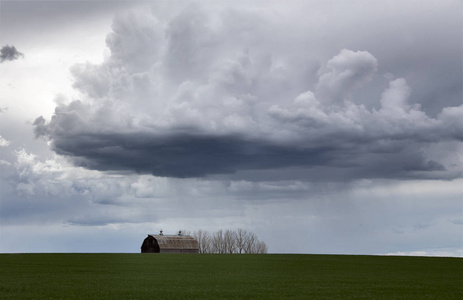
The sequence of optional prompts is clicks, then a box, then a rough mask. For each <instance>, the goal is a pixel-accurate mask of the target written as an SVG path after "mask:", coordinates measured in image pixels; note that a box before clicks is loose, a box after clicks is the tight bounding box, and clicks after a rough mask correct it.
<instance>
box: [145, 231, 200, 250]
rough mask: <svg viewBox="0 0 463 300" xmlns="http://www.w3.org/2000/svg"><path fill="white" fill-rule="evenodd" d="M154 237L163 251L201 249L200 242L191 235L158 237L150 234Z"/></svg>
mask: <svg viewBox="0 0 463 300" xmlns="http://www.w3.org/2000/svg"><path fill="white" fill-rule="evenodd" d="M149 236H152V237H154V238H155V239H156V240H157V241H158V244H159V248H161V249H199V244H198V242H197V241H196V240H195V239H194V238H193V237H192V236H189V235H158V234H149Z"/></svg>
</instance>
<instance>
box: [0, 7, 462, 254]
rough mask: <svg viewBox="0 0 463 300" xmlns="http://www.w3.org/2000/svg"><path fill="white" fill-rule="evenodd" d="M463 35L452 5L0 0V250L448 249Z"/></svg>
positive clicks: (458, 220)
mask: <svg viewBox="0 0 463 300" xmlns="http://www.w3.org/2000/svg"><path fill="white" fill-rule="evenodd" d="M462 30H463V24H462V2H461V1H459V0H442V1H433V0H429V1H422V0H421V1H412V0H407V1H403V0H402V1H395V0H393V1H371V0H353V1H341V0H339V1H335V0H332V1H1V2H0V47H2V48H1V53H0V54H1V57H0V61H1V62H0V90H1V93H0V201H1V202H0V225H1V227H0V252H139V251H140V246H141V243H142V241H143V239H144V238H145V236H146V234H148V233H157V232H158V231H159V230H160V229H163V230H164V232H165V233H167V234H168V233H175V232H176V231H178V230H179V229H185V230H189V231H194V230H198V229H204V230H209V231H216V230H218V229H236V228H244V229H247V230H249V231H252V232H254V233H256V234H257V235H258V237H259V238H260V239H261V240H263V241H265V242H266V243H267V245H268V247H269V252H275V253H333V254H334V253H344V254H401V255H440V256H463V171H462V170H463V104H462V99H463V95H462V85H463V76H462V53H463V49H462V47H463V46H462V45H463V41H462V36H463V35H462ZM25 237H27V239H25ZM31 237H32V238H31Z"/></svg>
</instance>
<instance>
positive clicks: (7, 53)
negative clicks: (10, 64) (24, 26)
mask: <svg viewBox="0 0 463 300" xmlns="http://www.w3.org/2000/svg"><path fill="white" fill-rule="evenodd" d="M23 56H24V54H23V53H21V52H19V51H18V50H16V47H15V46H10V45H6V46H3V47H2V49H0V63H2V62H4V61H5V60H9V61H11V60H15V59H18V58H20V57H23Z"/></svg>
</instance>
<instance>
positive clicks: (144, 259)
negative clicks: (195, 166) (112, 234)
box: [0, 254, 463, 299]
mask: <svg viewBox="0 0 463 300" xmlns="http://www.w3.org/2000/svg"><path fill="white" fill-rule="evenodd" d="M462 283H463V259H461V258H433V257H393V256H389V257H387V256H347V255H296V254H264V255H262V254H261V255H259V254H256V255H254V254H250V255H223V254H222V255H217V254H216V255H213V254H196V255H195V254H0V298H1V299H148V298H165V299H269V298H270V299H288V298H289V299H310V298H317V299H324V298H326V299H333V298H338V299H346V298H347V299H348V298H355V299H373V298H374V299H391V298H397V299H437V298H439V299H457V298H460V299H463V292H462V286H463V285H462Z"/></svg>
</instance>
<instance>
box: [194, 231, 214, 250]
mask: <svg viewBox="0 0 463 300" xmlns="http://www.w3.org/2000/svg"><path fill="white" fill-rule="evenodd" d="M193 237H194V238H195V239H196V240H197V241H198V245H199V253H210V240H211V235H210V233H209V232H208V231H205V230H201V229H200V230H198V231H195V232H194V233H193Z"/></svg>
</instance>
